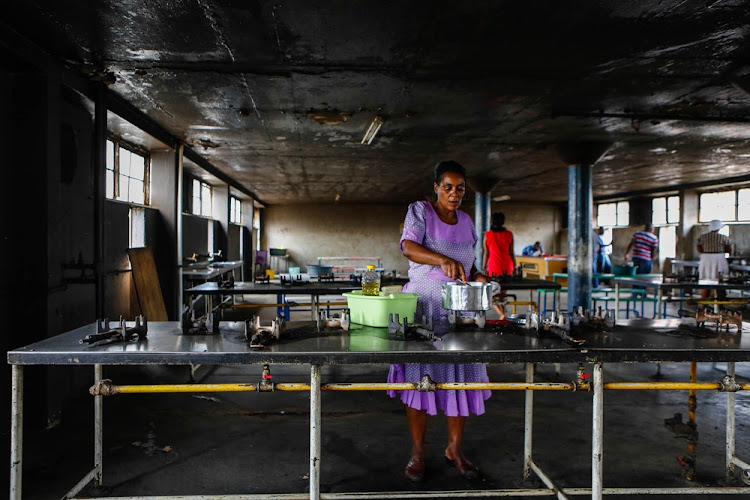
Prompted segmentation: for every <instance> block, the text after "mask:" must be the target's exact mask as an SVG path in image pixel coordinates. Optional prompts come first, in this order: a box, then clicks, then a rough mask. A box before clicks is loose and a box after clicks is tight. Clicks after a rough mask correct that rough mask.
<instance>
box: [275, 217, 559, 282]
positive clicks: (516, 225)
mask: <svg viewBox="0 0 750 500" xmlns="http://www.w3.org/2000/svg"><path fill="white" fill-rule="evenodd" d="M407 206H408V204H406V203H405V204H404V205H369V204H351V205H349V204H342V205H335V204H328V205H320V204H313V205H288V206H276V205H272V206H270V207H268V208H266V209H264V210H263V215H262V217H263V220H262V224H263V229H262V231H261V233H262V247H263V248H264V249H267V248H286V249H287V251H288V253H289V256H290V257H289V265H290V266H301V267H302V268H303V271H304V267H305V266H306V265H307V264H315V263H317V259H318V257H338V256H367V257H382V258H383V265H384V267H385V270H386V271H391V270H394V269H395V270H396V271H398V272H400V273H402V274H403V273H406V272H407V270H408V268H409V264H408V261H407V259H406V258H405V257H404V256H403V255H402V254H401V251H400V249H399V245H398V242H399V239H400V237H401V225H402V224H403V221H404V216H405V215H406V209H407ZM492 209H493V212H494V211H502V212H503V213H504V214H505V217H506V227H507V228H508V229H510V230H511V231H513V234H514V239H515V241H516V244H515V250H516V253H518V254H520V253H521V250H522V249H523V247H524V246H526V245H530V244H533V243H534V242H535V241H537V240H538V241H541V242H542V245H544V248H545V250H547V251H548V252H549V251H552V250H555V247H556V245H555V243H554V242H555V239H556V233H557V231H559V227H558V226H559V221H560V216H559V213H560V209H559V208H558V207H556V206H554V205H527V204H507V203H503V204H494V206H493V207H492ZM463 210H464V212H466V213H467V214H469V216H471V217H472V219H473V218H474V207H473V206H466V207H463ZM480 242H481V235H480Z"/></svg>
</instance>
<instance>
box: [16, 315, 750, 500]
mask: <svg viewBox="0 0 750 500" xmlns="http://www.w3.org/2000/svg"><path fill="white" fill-rule="evenodd" d="M681 325H683V323H682V322H681V321H680V320H630V321H626V322H620V323H618V324H617V326H616V327H615V328H613V329H608V330H607V331H593V330H592V331H589V332H587V333H582V334H577V336H578V337H579V338H581V339H583V340H585V341H586V344H585V347H578V346H574V345H571V344H569V343H566V342H564V341H562V340H561V339H560V338H558V337H556V336H549V337H546V336H539V335H536V334H535V333H533V332H530V331H514V332H507V331H506V332H495V331H491V330H487V331H481V330H476V329H466V330H458V331H445V332H442V333H440V334H439V337H440V338H439V339H436V340H434V341H403V340H398V339H397V338H395V337H394V335H392V334H389V333H388V331H387V329H384V328H370V327H359V326H358V325H353V328H352V329H351V331H349V332H344V331H340V332H335V331H331V332H327V333H326V334H325V335H323V336H315V337H312V338H305V339H300V340H293V341H288V342H282V343H279V344H276V345H271V346H268V347H266V348H263V349H261V350H254V349H251V348H250V347H249V346H248V342H247V341H246V340H244V338H243V335H242V333H243V331H244V323H241V322H239V323H222V325H221V333H220V334H215V335H194V336H193V335H183V334H182V329H181V327H180V324H179V323H177V322H159V323H149V325H148V338H147V339H144V340H141V341H137V342H120V343H112V344H106V345H82V344H80V343H79V340H80V339H82V338H84V337H85V336H86V335H88V334H91V333H94V332H95V331H96V324H95V323H94V324H91V325H87V326H85V327H81V328H78V329H76V330H72V331H70V332H67V333H64V334H61V335H58V336H56V337H53V338H49V339H46V340H43V341H41V342H37V343H35V344H32V345H29V346H27V347H24V348H20V349H16V350H13V351H10V352H8V362H9V363H10V364H11V365H12V372H13V392H12V394H13V400H12V404H13V408H12V422H13V433H12V443H11V458H12V460H11V462H12V463H11V498H12V499H14V500H16V499H20V498H21V474H22V464H23V460H22V450H23V439H22V437H23V426H22V417H23V367H24V366H25V365H73V366H79V365H81V364H86V365H93V367H94V383H95V384H99V383H100V382H101V380H102V366H103V365H188V364H197V363H200V364H269V365H270V364H305V365H310V367H311V372H310V373H311V377H310V383H309V386H306V387H301V388H300V387H297V388H295V389H294V390H309V391H310V394H311V403H310V404H311V408H310V410H311V412H310V429H311V433H310V450H311V454H310V477H309V481H310V492H309V495H307V494H296V495H297V496H296V497H295V498H299V497H300V495H304V496H305V497H307V496H309V498H311V499H319V498H331V499H333V498H339V497H341V498H347V495H348V497H351V495H360V497H361V495H362V494H360V493H357V494H348V493H347V494H324V495H321V494H320V483H319V475H320V461H321V460H322V459H323V457H322V453H321V398H320V392H321V391H322V390H331V389H330V388H329V387H328V386H331V385H335V384H322V381H321V380H320V368H321V366H322V365H328V364H388V363H467V362H472V363H477V362H478V363H524V364H526V366H527V370H526V374H527V375H526V385H518V384H515V385H514V384H497V385H493V384H490V386H491V388H492V389H493V390H524V391H525V394H526V403H525V422H526V424H525V441H524V443H525V444H524V474H525V475H527V476H528V474H530V473H531V472H534V473H535V474H537V476H539V477H540V478H541V479H542V481H543V482H544V483H545V485H546V486H547V488H548V489H536V490H523V489H519V490H504V491H505V493H504V494H506V495H508V494H518V495H546V496H548V495H556V496H557V497H558V498H568V495H577V494H586V495H591V497H592V498H594V499H600V498H602V495H603V494H604V492H605V488H604V487H603V484H602V479H603V472H602V457H603V411H604V392H605V390H609V389H620V390H624V389H630V390H634V389H637V388H638V387H637V386H632V387H630V385H632V384H627V385H628V387H626V386H622V385H620V386H619V387H618V384H606V383H605V381H604V377H603V371H602V367H603V363H629V362H726V363H727V366H728V371H729V373H728V377H725V379H724V380H722V382H721V384H717V383H709V384H705V383H704V384H698V383H697V381H692V382H695V385H690V384H689V383H680V384H678V386H674V387H673V388H674V389H675V390H677V389H679V390H685V389H695V390H701V389H704V390H708V389H713V390H716V389H717V388H719V390H722V389H720V388H724V389H723V390H725V391H726V392H727V430H726V449H727V455H726V469H727V474H728V476H729V475H733V474H734V471H735V468H736V467H739V468H740V469H743V471H744V470H746V469H750V465H749V464H747V463H746V462H744V461H742V460H740V459H739V458H738V457H737V456H736V455H735V451H734V449H735V448H734V446H735V445H734V443H735V421H734V418H735V417H734V413H735V411H734V401H735V400H734V398H735V391H741V390H745V389H746V388H747V387H746V386H745V385H743V384H736V382H735V381H734V363H735V362H748V361H750V337H747V336H744V335H743V334H742V332H736V331H731V332H716V334H715V335H712V336H708V337H701V336H695V335H684V336H677V335H675V331H677V330H679V329H680V328H681ZM289 326H290V327H292V326H293V324H291V323H290V324H289ZM535 363H578V364H579V365H583V364H593V379H592V381H591V382H583V381H582V380H581V384H580V387H573V389H579V390H590V391H591V394H592V397H593V413H592V438H593V441H592V451H591V457H592V483H591V487H590V488H558V487H557V486H556V485H555V484H554V483H553V482H552V481H551V480H550V479H549V477H548V476H547V475H546V474H545V473H544V472H543V471H542V470H541V468H540V467H539V466H538V465H537V464H536V463H534V461H533V458H532V447H531V432H532V428H533V393H534V392H535V391H536V390H572V388H569V387H567V386H566V387H554V388H549V387H547V386H549V385H550V384H535V383H534V381H533V373H534V370H533V365H534V364H535ZM235 385H236V384H235ZM242 385H243V388H242V389H241V390H254V389H253V387H254V385H253V384H247V383H244V384H242ZM474 385H476V387H474ZM568 385H570V384H568ZM574 385H578V384H574ZM661 385H662V386H663V387H657V386H656V385H653V386H651V385H648V383H647V385H645V386H642V387H640V388H641V389H649V388H650V389H670V387H671V386H669V384H668V383H667V384H664V383H662V384H661ZM157 387H158V386H157ZM464 387H465V388H466V389H480V388H486V384H465V385H464ZM258 388H259V389H260V386H258ZM383 388H384V385H383V384H379V385H378V386H377V387H376V388H374V389H377V390H383ZM200 389H201V388H200V387H198V386H196V387H194V388H193V390H200ZM235 389H236V388H235ZM374 389H373V390H374ZM165 390H169V388H166V389H165ZM175 390H178V389H175ZM427 390H430V389H429V388H428V389H427ZM136 392H137V391H136ZM102 397H103V396H101V395H95V396H94V401H95V403H94V405H95V422H94V434H95V439H94V443H95V445H94V447H95V449H94V464H95V465H94V469H93V470H92V471H91V472H89V473H88V474H87V475H86V476H85V477H84V478H83V479H82V480H81V481H80V482H79V483H78V484H77V485H75V487H74V488H73V490H71V492H69V497H74V496H75V495H76V494H77V493H78V492H79V491H80V490H81V489H82V488H83V487H85V486H86V485H87V484H88V483H90V482H92V481H96V482H97V483H98V484H101V481H102V478H103V476H102V474H103V464H102V461H103V446H102V434H101V429H102V421H103V405H102ZM124 397H126V396H124ZM743 473H744V472H743ZM646 490H648V491H646ZM709 490H710V491H711V492H717V491H720V492H721V493H724V494H745V495H748V494H750V488H746V487H723V488H708V489H707V488H705V487H700V488H697V487H694V488H690V487H688V488H665V489H661V490H660V489H659V488H607V489H606V492H607V493H608V494H646V493H654V492H660V493H663V494H689V493H699V492H706V491H709ZM462 493H466V492H462ZM490 493H492V492H487V491H477V492H474V493H470V494H469V495H468V496H487V495H488V494H490ZM497 493H498V494H501V493H500V492H497ZM450 494H451V493H450V492H418V493H413V494H410V493H406V494H404V495H402V498H410V497H411V498H428V497H432V498H438V497H440V496H446V495H448V496H450ZM365 495H370V496H367V498H377V497H378V495H383V496H384V497H387V496H388V493H387V492H384V493H381V494H378V493H369V494H365ZM463 496H467V495H463ZM252 497H253V498H255V497H254V496H252ZM66 498H68V497H66ZM201 498H211V497H209V496H201ZM215 498H219V497H215ZM220 498H250V497H248V496H247V495H242V496H235V497H232V496H226V495H223V496H221V497H220ZM258 498H260V497H258Z"/></svg>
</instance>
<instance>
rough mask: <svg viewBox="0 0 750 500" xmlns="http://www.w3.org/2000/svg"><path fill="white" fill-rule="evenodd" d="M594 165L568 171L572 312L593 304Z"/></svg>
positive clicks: (569, 303) (570, 308)
mask: <svg viewBox="0 0 750 500" xmlns="http://www.w3.org/2000/svg"><path fill="white" fill-rule="evenodd" d="M593 171H594V168H593V165H572V166H570V167H568V311H572V310H573V309H574V308H576V307H578V306H583V307H584V309H588V308H589V307H590V304H591V279H592V278H593V272H594V271H593V250H592V243H591V230H592V227H591V223H592V220H593V189H592V186H593V184H592V181H593Z"/></svg>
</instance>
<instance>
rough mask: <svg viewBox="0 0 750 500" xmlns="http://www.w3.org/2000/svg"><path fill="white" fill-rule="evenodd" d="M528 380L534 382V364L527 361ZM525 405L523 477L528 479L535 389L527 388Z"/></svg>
mask: <svg viewBox="0 0 750 500" xmlns="http://www.w3.org/2000/svg"><path fill="white" fill-rule="evenodd" d="M526 382H527V383H529V384H530V383H532V382H534V364H533V363H526ZM525 392H526V404H525V407H524V420H523V421H524V425H523V477H524V479H528V478H529V475H530V474H531V444H532V433H533V425H534V391H532V390H530V389H527V390H526V391H525Z"/></svg>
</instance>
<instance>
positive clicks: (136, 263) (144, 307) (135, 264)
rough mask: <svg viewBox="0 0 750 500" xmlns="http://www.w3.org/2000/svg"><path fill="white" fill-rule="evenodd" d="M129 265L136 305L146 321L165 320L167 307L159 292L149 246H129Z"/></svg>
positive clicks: (157, 276) (152, 255) (152, 256)
mask: <svg viewBox="0 0 750 500" xmlns="http://www.w3.org/2000/svg"><path fill="white" fill-rule="evenodd" d="M128 256H129V257H130V267H131V268H132V270H133V282H134V283H135V293H136V295H137V297H138V306H139V307H140V309H141V314H143V315H144V316H145V317H146V319H147V320H148V321H167V320H168V318H167V308H166V307H165V306H164V296H163V295H162V294H161V286H160V285H159V275H158V274H157V273H156V264H155V263H154V254H153V252H152V251H151V248H149V247H144V248H129V249H128Z"/></svg>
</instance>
